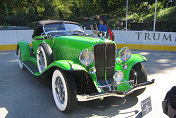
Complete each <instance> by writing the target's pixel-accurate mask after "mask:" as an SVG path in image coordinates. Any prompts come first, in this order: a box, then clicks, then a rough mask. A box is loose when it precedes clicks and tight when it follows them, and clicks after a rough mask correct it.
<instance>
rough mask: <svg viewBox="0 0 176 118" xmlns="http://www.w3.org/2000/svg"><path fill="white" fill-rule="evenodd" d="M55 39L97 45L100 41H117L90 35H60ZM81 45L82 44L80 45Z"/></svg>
mask: <svg viewBox="0 0 176 118" xmlns="http://www.w3.org/2000/svg"><path fill="white" fill-rule="evenodd" d="M55 40H56V41H57V40H64V41H66V42H67V43H68V42H72V43H76V44H78V45H79V44H81V43H84V44H89V45H95V44H98V43H115V42H113V41H111V40H108V39H104V38H94V37H89V36H59V37H56V38H55ZM80 46H81V45H80Z"/></svg>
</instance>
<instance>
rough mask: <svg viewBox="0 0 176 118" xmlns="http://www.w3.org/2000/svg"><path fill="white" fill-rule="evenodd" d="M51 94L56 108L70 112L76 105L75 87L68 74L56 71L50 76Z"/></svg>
mask: <svg viewBox="0 0 176 118" xmlns="http://www.w3.org/2000/svg"><path fill="white" fill-rule="evenodd" d="M52 92H53V97H54V101H55V104H56V106H57V108H58V109H59V110H60V111H62V112H68V111H70V110H71V109H72V108H73V107H74V106H75V105H76V87H75V82H74V81H73V78H71V76H70V74H69V73H66V72H63V71H60V70H58V69H56V70H55V71H54V73H53V76H52Z"/></svg>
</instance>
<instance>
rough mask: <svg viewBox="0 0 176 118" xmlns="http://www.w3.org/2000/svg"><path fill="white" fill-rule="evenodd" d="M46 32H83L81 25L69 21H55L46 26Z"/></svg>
mask: <svg viewBox="0 0 176 118" xmlns="http://www.w3.org/2000/svg"><path fill="white" fill-rule="evenodd" d="M44 31H45V32H83V29H82V27H81V26H79V25H77V24H69V23H66V24H65V23H55V24H47V25H45V26H44Z"/></svg>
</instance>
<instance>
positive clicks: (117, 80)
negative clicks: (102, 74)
mask: <svg viewBox="0 0 176 118" xmlns="http://www.w3.org/2000/svg"><path fill="white" fill-rule="evenodd" d="M123 77H124V74H123V72H122V71H121V70H119V71H116V72H115V73H114V77H113V78H114V81H115V83H116V84H119V83H120V82H121V81H122V80H123Z"/></svg>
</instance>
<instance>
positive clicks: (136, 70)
mask: <svg viewBox="0 0 176 118" xmlns="http://www.w3.org/2000/svg"><path fill="white" fill-rule="evenodd" d="M130 80H134V85H137V84H140V83H144V82H147V73H146V71H145V68H144V66H143V65H142V64H141V63H138V64H136V65H134V67H133V68H132V69H131V71H130ZM144 91H145V88H143V89H139V90H136V91H134V92H133V93H132V94H131V95H133V96H138V95H140V94H142V93H143V92H144Z"/></svg>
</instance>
